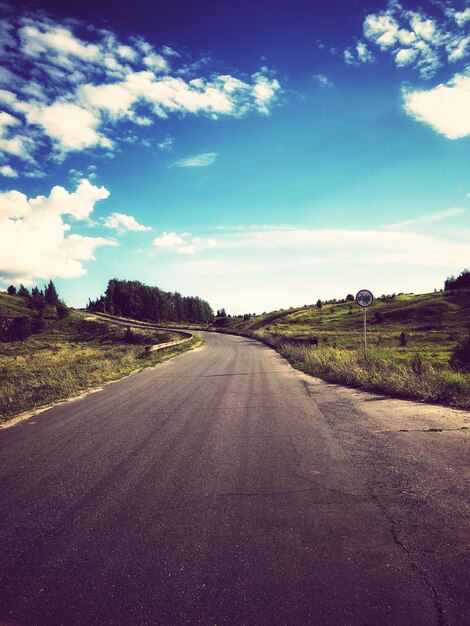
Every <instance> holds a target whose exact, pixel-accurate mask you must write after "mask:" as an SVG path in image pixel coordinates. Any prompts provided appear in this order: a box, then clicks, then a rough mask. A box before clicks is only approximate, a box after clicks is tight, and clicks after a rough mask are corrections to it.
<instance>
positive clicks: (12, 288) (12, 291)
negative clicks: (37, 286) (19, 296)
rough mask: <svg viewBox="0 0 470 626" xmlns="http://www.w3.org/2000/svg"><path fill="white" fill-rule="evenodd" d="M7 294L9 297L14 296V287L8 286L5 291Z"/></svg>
mask: <svg viewBox="0 0 470 626" xmlns="http://www.w3.org/2000/svg"><path fill="white" fill-rule="evenodd" d="M7 293H8V295H9V296H14V295H16V287H15V286H14V285H10V286H9V287H8V289H7Z"/></svg>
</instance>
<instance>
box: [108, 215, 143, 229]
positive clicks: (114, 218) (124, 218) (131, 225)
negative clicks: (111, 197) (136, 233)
mask: <svg viewBox="0 0 470 626" xmlns="http://www.w3.org/2000/svg"><path fill="white" fill-rule="evenodd" d="M104 225H105V226H106V227H107V228H114V229H116V230H118V231H120V232H124V231H126V230H140V231H144V230H152V227H151V226H143V225H142V224H139V222H138V221H137V220H136V219H135V217H133V216H132V215H125V214H124V213H111V215H109V216H108V217H107V218H106V220H105V222H104Z"/></svg>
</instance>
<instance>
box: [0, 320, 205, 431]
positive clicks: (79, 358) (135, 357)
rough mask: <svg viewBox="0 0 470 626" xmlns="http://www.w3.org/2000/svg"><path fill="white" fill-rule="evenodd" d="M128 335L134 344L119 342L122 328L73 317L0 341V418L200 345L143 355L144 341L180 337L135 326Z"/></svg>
mask: <svg viewBox="0 0 470 626" xmlns="http://www.w3.org/2000/svg"><path fill="white" fill-rule="evenodd" d="M133 334H134V343H132V344H128V343H124V341H123V336H124V329H119V328H118V329H117V328H115V327H110V326H109V325H108V324H104V323H102V322H91V323H86V321H85V324H84V320H82V319H81V318H79V317H78V316H77V317H72V318H68V319H67V320H63V321H62V322H57V323H55V324H54V325H53V326H51V328H50V329H48V330H47V331H46V332H44V333H41V334H40V335H37V336H33V337H31V338H30V339H28V340H27V341H24V342H21V343H14V344H0V376H1V379H2V385H1V386H0V422H1V421H6V420H7V419H10V418H11V417H13V416H15V415H17V414H19V413H22V412H24V411H28V410H30V409H33V408H37V407H41V406H44V405H47V404H50V403H51V402H54V401H56V400H61V399H65V398H69V397H72V396H74V395H78V394H79V393H80V392H82V391H84V390H85V389H88V388H92V387H96V386H99V385H101V384H103V383H105V382H109V381H111V380H116V379H118V378H122V377H123V376H125V375H127V374H130V373H131V372H133V371H135V370H138V369H141V368H144V367H151V366H154V365H156V364H157V363H160V362H162V361H164V360H167V359H168V358H171V357H172V356H175V355H176V354H179V353H181V352H184V351H186V350H190V349H192V348H194V347H197V346H198V345H201V343H202V339H201V338H200V337H194V338H193V339H192V340H191V341H188V342H186V343H184V344H181V345H178V346H171V347H168V348H165V349H163V350H161V351H155V352H151V353H150V355H148V356H147V357H144V352H145V350H144V346H143V344H148V345H150V344H155V343H165V342H167V341H172V340H175V339H179V338H180V337H179V336H177V335H174V334H173V333H171V332H165V331H163V332H156V331H141V330H136V331H133Z"/></svg>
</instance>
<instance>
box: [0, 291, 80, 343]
mask: <svg viewBox="0 0 470 626" xmlns="http://www.w3.org/2000/svg"><path fill="white" fill-rule="evenodd" d="M7 294H8V295H9V296H20V297H22V298H25V299H26V300H27V304H28V307H29V308H30V309H31V311H32V315H31V316H27V315H22V316H20V317H15V318H14V319H13V320H12V321H11V324H10V325H9V327H8V328H3V329H2V332H0V340H3V341H5V340H7V341H10V340H12V341H18V340H24V339H27V338H28V337H29V336H30V335H31V334H33V333H34V334H37V333H40V332H42V331H43V330H44V329H45V327H46V323H45V321H44V319H43V314H44V312H45V311H46V309H47V307H55V309H56V313H57V317H58V318H59V319H64V318H65V317H68V316H69V314H70V311H69V309H68V307H67V305H66V304H65V303H64V302H63V301H62V300H61V299H60V298H59V294H58V293H57V289H56V288H55V285H54V283H53V282H52V280H50V281H49V283H48V284H47V285H44V288H43V289H39V288H38V287H32V289H31V291H30V290H29V289H28V288H27V287H25V286H24V285H20V286H19V288H18V289H17V288H16V287H15V286H14V285H10V286H9V287H8V289H7ZM50 312H51V309H50V308H49V309H48V310H47V314H48V315H50Z"/></svg>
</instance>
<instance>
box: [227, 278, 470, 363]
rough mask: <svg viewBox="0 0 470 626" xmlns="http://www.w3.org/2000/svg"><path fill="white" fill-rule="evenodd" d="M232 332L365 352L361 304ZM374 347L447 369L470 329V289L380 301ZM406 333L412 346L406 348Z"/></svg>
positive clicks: (297, 312)
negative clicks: (421, 358) (402, 340)
mask: <svg viewBox="0 0 470 626" xmlns="http://www.w3.org/2000/svg"><path fill="white" fill-rule="evenodd" d="M228 322H229V326H228V327H227V330H235V331H237V332H244V333H250V334H252V333H255V332H256V334H257V336H258V337H259V338H264V339H267V340H271V341H272V342H273V343H276V342H278V341H282V340H283V341H284V342H289V341H292V343H300V341H296V340H308V339H310V338H312V337H318V339H319V342H320V345H322V346H329V347H336V348H339V349H348V350H353V349H357V348H360V347H362V341H363V310H362V309H361V308H360V307H359V306H358V305H357V304H356V303H355V302H341V303H333V304H324V305H323V306H322V308H321V309H318V308H317V307H316V306H314V305H312V306H307V307H301V308H298V309H288V310H282V311H274V312H272V313H268V314H266V315H263V316H259V317H254V318H251V319H250V320H246V321H245V320H241V319H239V318H228ZM367 327H368V333H367V335H368V344H369V347H370V348H371V349H373V348H389V349H393V351H394V352H395V353H396V355H397V356H399V355H401V357H402V358H403V359H405V360H407V359H408V360H409V359H410V358H412V356H413V354H415V353H416V352H420V353H422V354H423V355H425V356H426V357H428V358H429V359H430V360H431V361H432V362H433V363H434V364H439V363H440V364H442V365H444V364H446V363H447V361H448V359H449V357H450V355H451V352H452V350H453V348H454V346H455V344H456V342H457V341H459V340H460V339H461V338H462V337H463V336H464V335H465V334H466V333H468V330H469V328H470V289H461V290H457V291H455V292H439V293H429V294H421V295H413V294H402V295H399V296H395V297H387V298H386V299H377V300H375V302H374V304H373V305H372V306H371V307H369V309H368V311H367ZM401 333H405V341H406V346H400V335H401Z"/></svg>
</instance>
